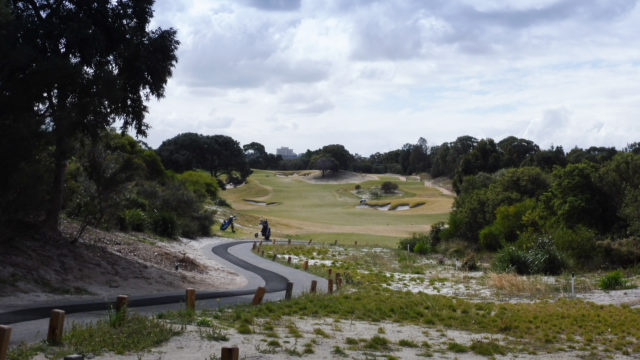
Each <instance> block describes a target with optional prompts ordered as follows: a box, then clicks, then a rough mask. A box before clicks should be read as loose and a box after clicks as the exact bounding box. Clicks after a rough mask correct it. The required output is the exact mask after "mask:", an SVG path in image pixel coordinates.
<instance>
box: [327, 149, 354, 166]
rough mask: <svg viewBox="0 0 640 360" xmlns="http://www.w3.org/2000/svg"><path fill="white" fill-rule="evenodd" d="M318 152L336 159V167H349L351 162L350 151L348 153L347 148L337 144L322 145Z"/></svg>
mask: <svg viewBox="0 0 640 360" xmlns="http://www.w3.org/2000/svg"><path fill="white" fill-rule="evenodd" d="M320 152H322V153H323V154H326V155H328V156H330V157H332V158H333V159H334V160H335V161H336V163H337V166H338V169H341V170H349V169H351V164H352V163H353V155H351V153H349V150H347V149H345V147H344V146H342V145H339V144H334V145H326V146H323V147H322V149H320Z"/></svg>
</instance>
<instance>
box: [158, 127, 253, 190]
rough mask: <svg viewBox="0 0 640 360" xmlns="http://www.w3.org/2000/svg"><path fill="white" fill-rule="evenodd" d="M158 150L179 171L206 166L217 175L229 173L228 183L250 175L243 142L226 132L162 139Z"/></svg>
mask: <svg viewBox="0 0 640 360" xmlns="http://www.w3.org/2000/svg"><path fill="white" fill-rule="evenodd" d="M157 153H158V155H159V156H160V158H161V159H162V163H163V164H164V166H165V167H166V168H167V169H170V170H173V171H176V172H184V171H188V170H196V169H204V170H207V171H209V173H210V174H211V176H214V177H217V176H218V175H220V174H227V175H228V177H229V178H228V180H230V181H229V182H242V181H244V180H245V179H246V178H247V176H249V175H250V174H251V169H250V168H249V166H248V164H247V161H246V159H245V155H244V154H245V153H244V151H243V150H242V148H241V147H240V143H238V142H237V141H236V140H234V139H233V138H231V137H229V136H226V135H200V134H195V133H184V134H179V135H177V136H175V137H173V138H171V139H168V140H165V141H163V142H162V144H160V147H158V150H157ZM236 174H237V175H238V176H237V177H236Z"/></svg>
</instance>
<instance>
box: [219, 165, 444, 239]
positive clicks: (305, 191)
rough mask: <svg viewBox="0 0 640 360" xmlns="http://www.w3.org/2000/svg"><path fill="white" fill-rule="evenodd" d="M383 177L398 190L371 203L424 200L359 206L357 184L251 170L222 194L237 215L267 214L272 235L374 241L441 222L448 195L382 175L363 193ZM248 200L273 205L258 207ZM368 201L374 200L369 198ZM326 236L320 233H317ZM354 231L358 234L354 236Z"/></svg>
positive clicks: (365, 186) (364, 185)
mask: <svg viewBox="0 0 640 360" xmlns="http://www.w3.org/2000/svg"><path fill="white" fill-rule="evenodd" d="M384 181H394V182H396V183H397V184H398V185H399V192H400V193H399V194H390V195H383V196H381V197H380V198H377V199H375V203H385V202H387V203H392V207H395V206H397V205H401V204H407V205H409V204H411V205H412V206H413V205H415V204H418V203H419V204H422V203H424V205H420V206H418V207H416V208H412V209H411V210H404V211H380V210H376V209H362V208H357V205H358V204H359V200H360V197H359V196H357V195H356V194H354V193H353V192H354V189H355V184H353V183H349V184H312V183H309V182H306V181H303V180H302V179H301V178H300V177H292V176H289V177H283V176H277V172H272V171H264V170H255V171H254V173H253V174H252V175H251V176H250V177H249V180H248V183H247V184H246V185H243V186H241V187H239V188H235V189H229V190H227V191H225V192H224V193H223V194H222V196H223V197H224V198H226V199H227V201H229V202H230V203H231V204H232V206H233V208H234V211H235V212H236V213H239V214H242V215H244V216H248V217H251V218H252V221H255V218H268V219H269V222H270V224H271V225H272V229H273V231H274V234H275V235H276V237H284V236H287V235H289V236H297V237H298V238H300V239H306V238H308V237H309V236H312V237H313V236H315V237H316V238H318V240H319V241H320V238H322V239H325V240H328V241H332V240H333V238H334V237H335V236H340V237H342V238H344V239H345V241H346V240H348V241H355V240H357V239H360V241H363V242H364V239H363V238H362V236H361V235H362V234H367V235H373V236H374V238H375V241H374V242H379V241H380V240H383V239H384V240H385V241H386V239H391V240H394V239H397V238H401V237H405V236H407V235H409V234H411V233H412V232H416V231H427V230H428V225H430V224H433V223H434V222H437V221H445V220H446V219H447V218H448V213H449V211H450V208H451V203H452V198H451V197H450V196H445V195H442V194H440V192H439V191H438V190H436V189H433V188H428V187H425V186H424V183H423V182H422V181H421V180H409V181H406V182H405V181H401V180H399V179H397V178H395V177H389V176H382V177H380V178H379V180H372V181H365V182H362V183H360V185H361V187H362V189H363V191H366V190H368V189H370V188H372V187H375V186H379V185H380V184H381V183H382V182H384ZM246 200H252V201H260V202H265V203H277V205H274V206H259V205H253V204H250V203H248V202H247V201H246ZM371 201H372V202H373V201H374V200H371ZM322 233H324V234H327V235H320V236H319V234H322ZM352 234H357V235H352Z"/></svg>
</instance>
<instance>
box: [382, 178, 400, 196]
mask: <svg viewBox="0 0 640 360" xmlns="http://www.w3.org/2000/svg"><path fill="white" fill-rule="evenodd" d="M380 190H382V191H383V192H384V193H385V194H391V193H393V192H394V191H396V190H398V184H396V183H394V182H391V181H385V182H383V183H382V185H380Z"/></svg>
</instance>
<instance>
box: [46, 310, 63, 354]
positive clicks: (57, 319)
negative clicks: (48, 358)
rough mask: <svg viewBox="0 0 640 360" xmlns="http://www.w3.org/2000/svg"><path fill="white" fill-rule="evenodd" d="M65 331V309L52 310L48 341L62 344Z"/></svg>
mask: <svg viewBox="0 0 640 360" xmlns="http://www.w3.org/2000/svg"><path fill="white" fill-rule="evenodd" d="M63 331H64V311H62V310H59V309H53V310H51V318H50V319H49V332H48V333H47V342H48V343H49V344H53V345H58V344H60V343H61V342H62V333H63Z"/></svg>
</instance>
